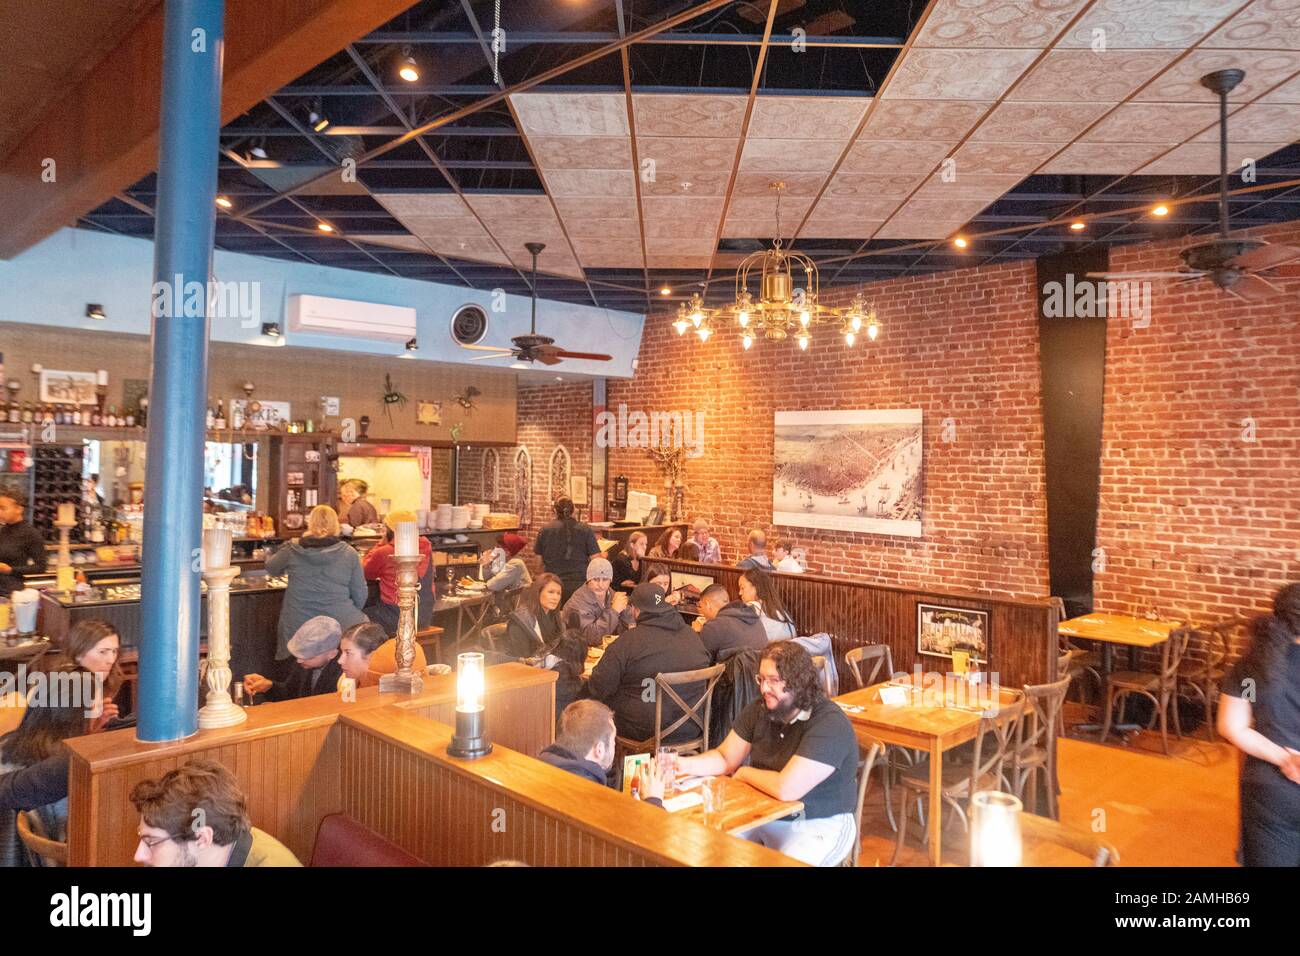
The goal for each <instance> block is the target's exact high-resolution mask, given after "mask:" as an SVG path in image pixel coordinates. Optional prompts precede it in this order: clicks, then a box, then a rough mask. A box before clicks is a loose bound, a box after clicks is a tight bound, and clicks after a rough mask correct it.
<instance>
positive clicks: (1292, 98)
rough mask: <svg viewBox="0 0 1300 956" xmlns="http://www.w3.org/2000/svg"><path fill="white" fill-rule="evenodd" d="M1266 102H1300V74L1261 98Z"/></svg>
mask: <svg viewBox="0 0 1300 956" xmlns="http://www.w3.org/2000/svg"><path fill="white" fill-rule="evenodd" d="M1260 101H1261V102H1264V103H1300V76H1297V77H1295V78H1294V79H1291V80H1288V81H1287V82H1285V83H1283V84H1282V85H1281V86H1279V87H1278V88H1277V89H1275V90H1273V92H1271V93H1266V94H1264V96H1262V97H1261V98H1260Z"/></svg>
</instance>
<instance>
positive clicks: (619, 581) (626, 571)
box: [610, 531, 649, 594]
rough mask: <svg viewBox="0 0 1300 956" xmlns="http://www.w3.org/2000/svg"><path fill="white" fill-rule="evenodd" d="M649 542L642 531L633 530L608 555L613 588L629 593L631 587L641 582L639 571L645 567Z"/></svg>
mask: <svg viewBox="0 0 1300 956" xmlns="http://www.w3.org/2000/svg"><path fill="white" fill-rule="evenodd" d="M648 544H649V539H648V538H646V536H645V532H644V531H633V532H632V533H631V534H630V535H628V536H627V540H626V541H624V542H623V546H622V547H621V548H619V549H618V550H617V551H616V552H615V553H614V554H613V555H611V556H610V563H611V564H613V565H614V589H615V590H616V591H623V592H624V593H626V594H631V593H632V589H633V588H634V587H636V586H637V585H638V584H640V583H641V572H642V571H643V570H644V569H645V553H646V548H647V546H648Z"/></svg>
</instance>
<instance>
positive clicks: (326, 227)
mask: <svg viewBox="0 0 1300 956" xmlns="http://www.w3.org/2000/svg"><path fill="white" fill-rule="evenodd" d="M316 228H317V229H319V230H320V231H321V232H333V231H334V227H333V226H331V225H330V224H329V223H328V222H318V223H316Z"/></svg>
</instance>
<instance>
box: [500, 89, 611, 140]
mask: <svg viewBox="0 0 1300 956" xmlns="http://www.w3.org/2000/svg"><path fill="white" fill-rule="evenodd" d="M510 105H511V106H513V107H514V109H515V115H517V116H518V117H519V127H520V129H522V130H523V132H524V134H525V135H526V136H528V137H529V138H530V139H531V138H532V137H534V136H619V135H623V136H626V135H627V133H628V126H627V101H626V99H625V98H624V96H623V94H622V93H516V94H514V95H513V96H511V97H510Z"/></svg>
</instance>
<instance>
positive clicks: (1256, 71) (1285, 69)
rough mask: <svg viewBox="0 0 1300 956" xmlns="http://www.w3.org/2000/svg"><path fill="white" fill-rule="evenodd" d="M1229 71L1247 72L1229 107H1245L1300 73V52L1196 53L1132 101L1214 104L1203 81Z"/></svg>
mask: <svg viewBox="0 0 1300 956" xmlns="http://www.w3.org/2000/svg"><path fill="white" fill-rule="evenodd" d="M1227 69H1240V70H1245V71H1246V78H1245V79H1244V80H1242V82H1241V85H1239V86H1238V87H1237V88H1236V89H1235V90H1233V91H1232V92H1231V93H1229V94H1228V102H1229V103H1234V102H1241V103H1244V102H1246V101H1247V100H1253V99H1254V98H1255V97H1257V96H1259V95H1260V94H1261V93H1263V92H1264V91H1265V90H1267V89H1269V88H1270V87H1272V86H1276V85H1277V84H1278V83H1281V82H1282V81H1283V80H1285V79H1287V78H1288V77H1290V76H1291V75H1292V74H1293V73H1295V72H1296V71H1297V70H1300V52H1297V51H1280V50H1270V51H1266V50H1233V51H1227V50H1193V51H1192V52H1191V53H1189V54H1188V55H1187V56H1185V57H1184V58H1183V59H1181V60H1179V61H1178V62H1177V63H1176V64H1174V65H1173V66H1172V67H1170V68H1169V69H1168V70H1166V71H1165V72H1164V73H1162V74H1161V75H1160V76H1158V77H1156V79H1155V82H1153V83H1151V85H1150V86H1148V87H1146V89H1144V90H1142V91H1140V92H1139V93H1138V94H1137V95H1136V96H1134V97H1133V99H1135V100H1138V101H1139V102H1147V101H1151V102H1164V103H1206V102H1208V103H1213V102H1216V99H1217V98H1216V96H1215V94H1213V93H1211V92H1210V91H1209V90H1207V89H1206V88H1205V87H1204V86H1202V85H1201V82H1200V81H1201V77H1203V76H1205V75H1206V74H1207V73H1213V72H1215V71H1216V70H1227Z"/></svg>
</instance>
